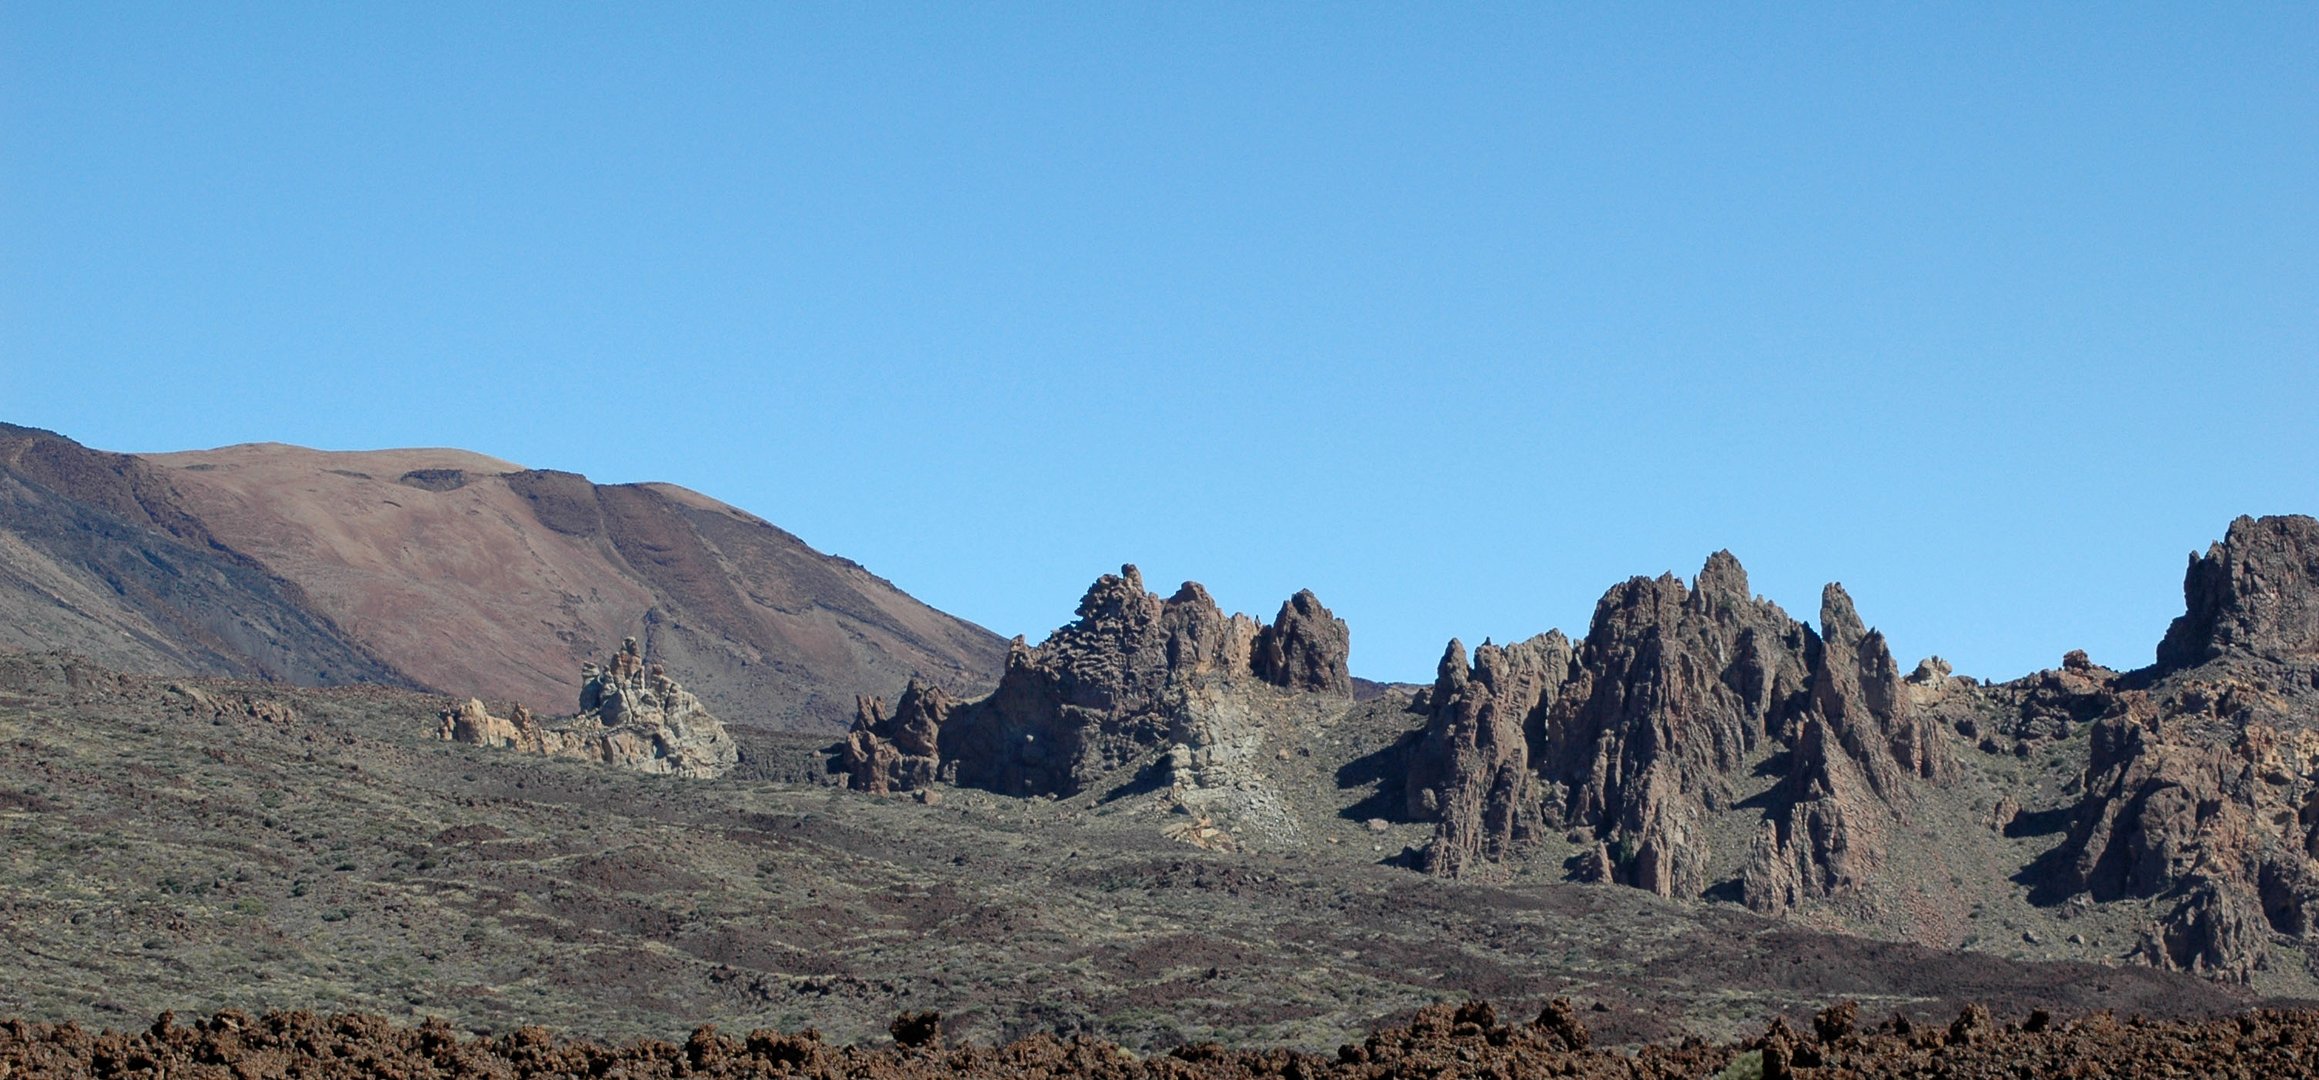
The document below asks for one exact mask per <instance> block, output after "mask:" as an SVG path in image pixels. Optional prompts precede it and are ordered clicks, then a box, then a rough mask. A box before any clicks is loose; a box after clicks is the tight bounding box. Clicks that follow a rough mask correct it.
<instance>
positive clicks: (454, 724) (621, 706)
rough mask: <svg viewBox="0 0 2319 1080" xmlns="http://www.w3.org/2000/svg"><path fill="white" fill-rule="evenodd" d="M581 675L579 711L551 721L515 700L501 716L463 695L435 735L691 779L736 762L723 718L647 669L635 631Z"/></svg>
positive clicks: (659, 671) (736, 754)
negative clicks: (604, 659) (463, 700)
mask: <svg viewBox="0 0 2319 1080" xmlns="http://www.w3.org/2000/svg"><path fill="white" fill-rule="evenodd" d="M581 679H582V683H581V686H580V711H579V712H577V713H575V714H573V715H572V716H570V717H568V718H566V719H564V720H562V721H559V722H557V723H555V724H542V723H540V722H539V721H538V720H536V719H535V718H533V716H532V714H531V710H529V709H526V708H524V707H523V706H522V705H520V704H518V705H516V706H515V707H514V708H513V709H511V710H509V715H508V716H507V717H504V718H502V717H498V716H493V715H491V713H490V711H489V710H488V709H486V708H485V707H484V705H483V703H482V702H481V701H478V700H475V699H473V698H470V699H468V701H467V703H466V704H464V705H462V706H460V707H459V708H457V709H452V710H448V711H446V712H444V713H443V717H442V726H441V727H440V728H439V729H437V731H436V737H438V738H441V739H445V740H448V741H451V742H462V743H472V744H475V745H479V746H496V747H503V748H506V749H511V750H517V751H520V752H523V753H531V754H545V755H548V756H551V757H568V758H579V759H582V760H587V761H600V762H603V763H605V764H607V765H618V766H620V767H621V768H624V769H633V770H635V771H637V772H644V773H665V774H671V775H675V776H683V777H689V778H695V779H708V778H713V777H717V776H722V775H724V774H725V773H727V772H730V771H731V770H732V768H733V766H734V765H736V764H738V763H739V762H740V752H739V750H738V748H737V747H735V745H734V743H733V739H732V736H731V735H729V734H727V733H726V731H725V725H724V724H723V723H721V722H720V721H718V720H717V718H716V717H714V716H712V715H710V714H709V712H708V710H707V709H705V708H702V707H701V703H700V699H698V698H696V697H694V696H693V695H692V693H691V692H690V691H687V690H686V689H685V688H684V687H683V686H681V685H678V683H677V682H676V680H674V679H671V678H669V677H668V674H667V672H665V671H663V670H662V669H661V667H660V665H658V664H653V665H651V666H650V668H649V669H648V668H647V667H646V665H645V662H644V655H643V651H642V650H641V649H639V648H638V647H637V645H636V639H635V638H629V639H627V640H626V641H623V642H622V643H621V645H620V651H619V652H617V653H614V654H613V655H612V658H611V659H610V660H609V661H607V662H606V663H605V664H604V665H603V666H602V667H598V666H597V665H595V664H592V663H591V664H588V665H586V666H585V667H583V668H582V669H581Z"/></svg>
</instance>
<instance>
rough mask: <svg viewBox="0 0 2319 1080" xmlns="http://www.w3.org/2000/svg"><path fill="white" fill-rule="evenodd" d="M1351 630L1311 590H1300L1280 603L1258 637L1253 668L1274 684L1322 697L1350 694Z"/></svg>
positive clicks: (1259, 675)
mask: <svg viewBox="0 0 2319 1080" xmlns="http://www.w3.org/2000/svg"><path fill="white" fill-rule="evenodd" d="M1351 651H1352V632H1351V631H1350V630H1348V629H1347V628H1346V626H1345V620H1343V619H1340V618H1337V617H1336V616H1335V615H1333V614H1330V612H1329V609H1328V608H1326V607H1323V606H1322V605H1321V601H1320V598H1319V597H1317V596H1314V595H1313V594H1312V590H1311V589H1303V590H1299V591H1298V592H1297V594H1296V595H1295V596H1292V597H1289V598H1288V600H1287V602H1285V603H1283V604H1281V605H1280V614H1278V615H1275V616H1273V619H1272V625H1270V626H1267V627H1265V628H1264V629H1262V630H1259V631H1257V633H1256V646H1255V652H1254V655H1252V656H1251V657H1250V658H1249V666H1250V668H1251V669H1252V670H1253V671H1255V673H1256V677H1257V678H1259V679H1262V680H1264V681H1265V682H1268V683H1271V684H1272V685H1274V686H1278V687H1282V688H1285V689H1289V690H1304V691H1310V692H1312V693H1319V694H1339V695H1345V696H1350V695H1351V694H1352V692H1353V675H1352V672H1351V671H1350V670H1348V669H1347V667H1346V662H1347V660H1348V658H1349V657H1350V655H1351Z"/></svg>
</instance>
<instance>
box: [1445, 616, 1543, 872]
mask: <svg viewBox="0 0 2319 1080" xmlns="http://www.w3.org/2000/svg"><path fill="white" fill-rule="evenodd" d="M1571 656H1572V650H1571V647H1570V642H1569V641H1568V639H1565V638H1564V637H1563V636H1562V635H1561V634H1559V633H1551V632H1550V633H1547V634H1543V635H1540V636H1538V637H1535V638H1531V639H1530V640H1528V641H1524V642H1520V643H1517V644H1514V645H1507V646H1502V647H1501V646H1498V645H1492V644H1489V643H1487V642H1484V643H1483V644H1482V647H1481V648H1479V649H1476V650H1474V659H1473V666H1472V668H1471V669H1468V668H1467V666H1466V654H1465V646H1464V644H1463V643H1461V642H1458V641H1456V640H1454V639H1453V640H1452V641H1450V643H1449V649H1448V651H1447V652H1445V653H1443V654H1442V657H1441V671H1440V674H1439V676H1438V677H1437V678H1436V679H1435V680H1434V684H1433V690H1432V692H1431V693H1430V694H1428V695H1427V696H1426V702H1427V704H1428V705H1429V706H1430V709H1431V715H1430V716H1429V717H1428V718H1427V721H1426V726H1425V732H1424V735H1423V737H1422V738H1421V739H1420V740H1419V742H1418V744H1417V747H1416V749H1415V751H1414V753H1413V754H1412V756H1411V759H1410V767H1409V780H1408V783H1407V788H1406V790H1407V791H1408V797H1409V807H1408V812H1409V814H1410V816H1411V817H1415V818H1418V819H1419V820H1433V821H1437V822H1439V823H1440V824H1439V825H1438V826H1437V827H1436V828H1435V830H1434V835H1433V840H1432V842H1431V843H1429V844H1427V845H1426V847H1425V849H1424V851H1423V853H1422V855H1421V859H1420V865H1421V866H1422V867H1423V868H1424V869H1425V870H1427V871H1429V872H1432V873H1436V874H1441V875H1443V876H1447V877H1458V876H1464V875H1470V874H1475V873H1477V872H1482V871H1486V870H1488V869H1489V868H1491V867H1494V866H1496V865H1497V864H1500V863H1503V862H1506V861H1508V860H1511V859H1513V858H1515V857H1517V856H1519V855H1520V854H1522V853H1523V852H1525V851H1526V850H1528V849H1529V848H1530V847H1531V846H1532V845H1534V844H1535V843H1536V841H1537V839H1538V836H1539V835H1540V834H1541V833H1542V832H1543V831H1544V829H1545V821H1544V817H1543V814H1542V809H1543V805H1542V798H1543V797H1542V795H1541V794H1540V790H1539V784H1538V779H1537V775H1536V774H1535V773H1534V772H1533V771H1532V770H1531V768H1530V739H1531V736H1530V734H1529V732H1530V731H1531V730H1533V729H1535V728H1536V727H1537V726H1538V725H1539V724H1541V723H1543V721H1544V714H1545V711H1546V710H1547V709H1549V708H1551V707H1552V706H1553V704H1554V700H1555V694H1556V693H1557V692H1558V691H1559V690H1560V689H1561V687H1562V684H1563V683H1564V682H1566V681H1567V680H1568V679H1569V678H1570V663H1571Z"/></svg>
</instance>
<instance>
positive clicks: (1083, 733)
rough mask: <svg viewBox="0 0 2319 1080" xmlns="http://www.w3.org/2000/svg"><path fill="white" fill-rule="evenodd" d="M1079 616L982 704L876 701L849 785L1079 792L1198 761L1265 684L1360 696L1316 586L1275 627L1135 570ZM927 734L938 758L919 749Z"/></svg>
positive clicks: (1096, 593)
mask: <svg viewBox="0 0 2319 1080" xmlns="http://www.w3.org/2000/svg"><path fill="white" fill-rule="evenodd" d="M1075 614H1076V618H1075V619H1074V620H1073V621H1072V622H1071V623H1070V624H1068V625H1066V626H1064V627H1062V628H1060V629H1058V630H1056V631H1055V632H1054V633H1052V634H1050V635H1048V637H1047V639H1046V640H1045V641H1043V642H1041V643H1040V644H1038V645H1037V646H1035V647H1034V646H1031V645H1029V644H1026V643H1025V642H1024V641H1023V639H1021V638H1019V637H1018V638H1016V639H1015V640H1014V642H1013V644H1012V645H1011V646H1010V647H1009V649H1008V652H1007V661H1006V671H1005V673H1004V674H1003V675H1001V676H1000V677H999V684H998V688H997V689H996V690H993V691H992V692H991V693H990V695H989V696H987V697H984V698H982V699H980V700H977V701H972V702H968V703H965V704H958V703H955V702H952V701H950V700H949V699H948V698H947V697H946V696H940V697H938V696H937V695H939V694H940V692H939V691H937V690H934V689H933V688H932V687H930V686H920V687H914V688H913V690H911V691H908V692H905V694H904V696H903V699H902V701H901V703H900V704H898V705H897V707H896V710H895V715H894V716H893V717H891V718H889V717H886V716H885V715H884V714H883V712H882V703H877V702H876V701H875V699H869V700H865V701H864V703H863V705H862V708H861V709H860V710H859V712H860V715H859V716H858V717H857V719H856V721H855V724H854V730H853V732H852V733H851V734H849V736H848V738H847V743H846V746H845V747H844V748H843V749H842V750H841V751H840V762H839V764H840V766H841V767H842V768H843V769H844V770H845V771H846V772H847V774H848V780H849V783H850V784H851V785H852V786H853V787H855V788H857V789H860V790H866V791H885V790H907V789H909V788H912V787H917V786H922V785H923V784H924V783H925V782H927V780H928V779H931V778H939V779H941V780H944V781H947V782H952V783H956V784H959V785H962V786H966V787H979V788H985V789H988V790H991V791H996V792H1000V793H1003V794H1009V795H1069V794H1072V793H1074V792H1077V791H1079V790H1081V789H1082V788H1084V787H1086V786H1087V785H1088V784H1090V783H1092V782H1093V781H1094V780H1095V779H1096V778H1098V777H1101V776H1104V775H1106V774H1108V773H1110V772H1111V771H1112V770H1114V769H1117V768H1119V767H1121V766H1123V765H1126V764H1128V763H1130V762H1132V761H1135V760H1137V759H1139V758H1141V757H1143V756H1145V755H1147V754H1149V753H1150V752H1151V751H1153V750H1155V749H1158V748H1162V747H1175V748H1179V749H1181V750H1183V752H1184V753H1183V754H1182V755H1179V756H1181V757H1182V758H1183V759H1184V762H1185V769H1186V770H1187V771H1188V770H1192V769H1195V768H1197V767H1198V766H1199V765H1200V764H1201V763H1202V762H1203V761H1204V760H1207V759H1208V758H1211V757H1212V756H1213V755H1212V753H1211V751H1212V750H1214V749H1215V748H1216V747H1218V746H1220V745H1222V744H1225V743H1229V742H1232V741H1233V739H1232V736H1231V735H1230V733H1228V732H1224V731H1221V730H1219V728H1218V725H1217V724H1215V723H1212V722H1211V721H1214V720H1216V719H1217V718H1218V717H1226V716H1229V717H1235V718H1236V717H1238V716H1239V715H1240V714H1242V713H1245V712H1246V711H1247V710H1246V708H1245V705H1244V703H1243V702H1242V701H1241V700H1240V699H1242V698H1245V697H1247V695H1249V694H1251V693H1254V692H1256V690H1257V689H1258V688H1260V687H1261V688H1263V692H1266V693H1275V694H1277V693H1279V692H1282V691H1288V692H1292V693H1307V694H1322V695H1329V696H1332V697H1342V698H1348V699H1349V698H1350V696H1351V693H1352V679H1351V677H1350V675H1349V674H1347V671H1346V655H1347V643H1348V640H1349V638H1348V635H1347V632H1346V629H1345V624H1344V622H1343V621H1342V620H1340V619H1338V618H1336V617H1335V616H1334V615H1332V614H1330V613H1329V610H1328V609H1327V608H1326V607H1323V606H1322V605H1321V603H1320V601H1319V599H1317V598H1316V597H1314V596H1313V594H1312V593H1311V592H1309V591H1307V592H1300V593H1298V594H1297V595H1296V596H1294V597H1291V598H1290V599H1289V601H1288V602H1287V603H1285V604H1283V605H1281V609H1280V614H1279V616H1278V617H1277V618H1276V619H1274V620H1273V622H1272V623H1271V624H1269V625H1266V624H1262V623H1259V622H1257V621H1256V620H1255V619H1252V618H1250V617H1248V616H1246V615H1237V614H1235V615H1230V616H1227V615H1225V614H1224V612H1223V610H1222V609H1220V608H1218V607H1217V606H1216V602H1215V600H1214V599H1213V598H1212V597H1210V596H1209V595H1208V591H1207V590H1206V589H1205V588H1202V587H1201V586H1200V585H1199V584H1198V583H1196V582H1185V583H1184V584H1183V586H1182V587H1181V588H1179V589H1178V590H1176V592H1175V594H1174V595H1172V596H1169V597H1167V598H1166V599H1164V600H1163V599H1161V598H1160V597H1158V596H1157V595H1154V594H1153V593H1151V592H1148V591H1146V590H1145V588H1144V583H1143V575H1142V573H1141V572H1139V571H1138V570H1137V569H1136V568H1135V567H1133V566H1125V567H1121V568H1120V572H1119V573H1118V574H1105V575H1103V576H1102V577H1101V578H1099V579H1097V580H1096V582H1095V584H1094V585H1093V586H1091V587H1090V588H1089V589H1088V590H1087V594H1086V596H1085V597H1083V598H1082V599H1081V600H1080V601H1079V607H1078V610H1077V611H1076V613H1075ZM1223 726H1224V727H1230V728H1234V729H1237V728H1238V727H1241V726H1245V725H1241V724H1238V723H1236V722H1235V723H1229V724H1225V725H1223ZM905 727H906V728H908V729H909V733H908V734H907V735H905V734H904V731H903V729H904V728H905ZM905 738H906V739H908V740H909V746H907V747H906V746H904V745H903V742H904V740H905ZM929 743H931V745H932V746H933V751H932V754H931V760H928V754H927V753H925V752H924V751H923V750H922V749H911V748H910V747H918V748H923V747H925V746H926V745H928V744H929ZM1235 752H1237V751H1235ZM1171 760H1172V759H1171Z"/></svg>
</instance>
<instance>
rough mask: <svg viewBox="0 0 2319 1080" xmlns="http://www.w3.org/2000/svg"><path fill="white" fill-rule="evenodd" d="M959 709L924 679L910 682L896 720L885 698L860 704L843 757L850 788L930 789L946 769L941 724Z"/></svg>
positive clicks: (869, 698)
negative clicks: (942, 756)
mask: <svg viewBox="0 0 2319 1080" xmlns="http://www.w3.org/2000/svg"><path fill="white" fill-rule="evenodd" d="M957 707H958V702H957V700H956V699H954V698H952V697H951V696H950V695H949V694H948V693H945V692H944V691H943V690H942V688H941V687H939V686H935V685H933V684H932V683H928V682H925V681H924V680H920V679H912V680H910V685H909V687H908V688H907V689H905V690H903V691H902V698H901V700H900V701H898V702H896V703H895V705H894V711H893V713H892V715H888V714H887V712H886V701H885V699H884V698H880V697H875V696H864V697H862V698H860V699H859V700H858V701H857V702H856V703H855V709H856V715H855V717H854V726H853V730H852V731H849V732H847V733H846V741H845V746H844V748H843V749H842V750H841V751H840V752H839V753H840V762H839V763H840V765H841V766H842V767H843V768H844V770H845V772H846V777H847V781H846V782H847V784H848V785H849V786H851V787H852V788H854V790H856V791H869V792H886V791H915V790H919V789H923V788H925V787H927V786H928V785H930V784H932V783H933V782H934V781H935V779H936V777H937V774H938V772H939V771H940V769H941V764H942V758H941V740H942V724H943V722H944V721H946V720H948V719H949V718H950V713H951V711H952V710H954V709H956V708H957Z"/></svg>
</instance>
